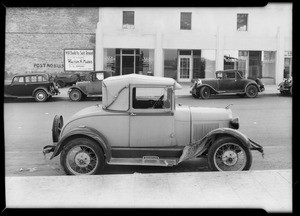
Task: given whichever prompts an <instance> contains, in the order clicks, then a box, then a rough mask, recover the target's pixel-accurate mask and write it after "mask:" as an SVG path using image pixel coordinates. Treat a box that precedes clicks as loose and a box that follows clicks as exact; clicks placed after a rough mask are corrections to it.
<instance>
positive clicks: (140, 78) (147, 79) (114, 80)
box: [103, 74, 182, 89]
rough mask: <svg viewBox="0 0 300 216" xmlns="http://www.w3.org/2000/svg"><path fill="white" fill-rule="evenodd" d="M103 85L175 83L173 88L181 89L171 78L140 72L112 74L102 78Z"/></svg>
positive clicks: (165, 84) (123, 85)
mask: <svg viewBox="0 0 300 216" xmlns="http://www.w3.org/2000/svg"><path fill="white" fill-rule="evenodd" d="M103 83H104V85H105V86H106V87H107V88H109V87H110V86H114V85H116V84H117V85H118V86H122V87H125V86H128V85H130V84H131V85H134V84H150V85H164V86H167V85H175V89H181V88H182V87H181V85H180V84H178V83H177V82H176V81H175V80H174V79H173V78H168V77H156V76H147V75H140V74H127V75H122V76H112V77H108V78H106V79H104V80H103Z"/></svg>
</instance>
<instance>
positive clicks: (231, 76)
mask: <svg viewBox="0 0 300 216" xmlns="http://www.w3.org/2000/svg"><path fill="white" fill-rule="evenodd" d="M226 75H227V77H226V78H227V79H235V72H231V73H226Z"/></svg>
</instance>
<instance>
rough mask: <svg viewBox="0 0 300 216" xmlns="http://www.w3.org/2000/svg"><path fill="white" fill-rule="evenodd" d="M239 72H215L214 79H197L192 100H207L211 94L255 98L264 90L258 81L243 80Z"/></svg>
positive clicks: (192, 92)
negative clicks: (233, 94) (228, 94)
mask: <svg viewBox="0 0 300 216" xmlns="http://www.w3.org/2000/svg"><path fill="white" fill-rule="evenodd" d="M242 74H243V73H242V72H241V71H239V70H224V71H217V72H216V78H211V79H210V78H207V79H197V80H195V81H194V83H193V86H192V89H191V91H190V93H191V94H192V95H193V97H194V98H200V97H201V98H202V99H208V98H209V97H210V95H212V94H223V93H235V94H238V95H239V96H247V97H249V98H255V97H256V96H257V94H258V92H262V91H264V90H265V88H264V85H263V83H262V82H261V80H260V79H258V78H257V79H256V80H253V79H245V78H243V75H242Z"/></svg>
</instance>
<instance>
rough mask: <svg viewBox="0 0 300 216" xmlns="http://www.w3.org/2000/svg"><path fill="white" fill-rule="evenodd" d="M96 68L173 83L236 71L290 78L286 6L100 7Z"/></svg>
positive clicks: (269, 79) (272, 80)
mask: <svg viewBox="0 0 300 216" xmlns="http://www.w3.org/2000/svg"><path fill="white" fill-rule="evenodd" d="M95 53H96V57H95V64H96V70H103V69H111V70H114V71H115V72H116V73H115V75H124V74H129V73H139V74H148V75H149V74H152V75H154V76H161V77H172V78H174V79H176V80H177V81H179V82H190V81H191V80H192V79H195V78H212V77H214V76H215V75H214V74H215V71H216V70H223V69H239V70H241V71H242V72H243V73H244V75H245V77H251V78H261V79H262V81H263V82H264V83H265V84H278V83H279V82H281V81H282V79H283V78H284V77H287V76H288V75H291V74H292V4H291V3H272V4H268V5H267V6H265V7H261V8H260V7H245V8H244V7H236V8H229V7H228V8H201V7H195V8H187V7H183V8H139V7H137V8H100V9H99V22H98V24H97V28H96V47H95Z"/></svg>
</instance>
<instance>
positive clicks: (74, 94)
mask: <svg viewBox="0 0 300 216" xmlns="http://www.w3.org/2000/svg"><path fill="white" fill-rule="evenodd" d="M69 98H70V100H71V101H80V100H81V98H82V93H81V92H80V91H79V90H78V89H72V90H71V92H70V94H69Z"/></svg>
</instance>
